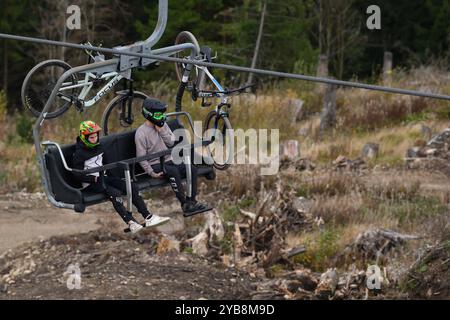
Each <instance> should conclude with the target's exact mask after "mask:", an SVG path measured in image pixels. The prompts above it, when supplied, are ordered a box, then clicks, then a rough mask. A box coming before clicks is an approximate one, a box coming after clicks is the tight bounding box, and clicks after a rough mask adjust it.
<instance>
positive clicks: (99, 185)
mask: <svg viewBox="0 0 450 320" xmlns="http://www.w3.org/2000/svg"><path fill="white" fill-rule="evenodd" d="M101 180H102V179H100V180H99V181H98V182H96V183H92V184H90V185H89V186H88V187H86V189H84V190H85V191H88V192H94V193H100V192H102V193H105V194H106V195H107V196H108V199H109V201H111V203H112V205H113V207H114V209H115V210H116V212H117V213H118V214H119V215H120V217H121V218H122V220H123V221H124V222H125V223H127V224H128V223H129V222H130V220H132V218H133V217H132V216H131V214H130V213H129V212H128V211H127V209H126V208H125V207H124V205H123V203H122V202H123V201H122V197H121V196H122V193H121V192H120V191H119V190H117V189H116V188H114V187H112V186H109V185H108V184H106V183H104V181H103V182H102V181H101Z"/></svg>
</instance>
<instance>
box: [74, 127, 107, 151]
mask: <svg viewBox="0 0 450 320" xmlns="http://www.w3.org/2000/svg"><path fill="white" fill-rule="evenodd" d="M101 130H102V128H100V126H99V125H98V124H96V123H95V122H94V121H91V120H87V121H83V122H81V123H80V134H79V137H80V139H81V141H83V143H84V144H85V145H86V147H88V148H93V147H95V146H97V145H98V144H99V140H100V139H97V142H96V143H90V142H89V140H88V136H89V135H90V134H93V133H97V132H100V131H101Z"/></svg>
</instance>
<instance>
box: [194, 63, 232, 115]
mask: <svg viewBox="0 0 450 320" xmlns="http://www.w3.org/2000/svg"><path fill="white" fill-rule="evenodd" d="M195 68H196V70H197V69H200V70H202V71H203V72H204V73H205V74H206V75H207V76H208V78H209V79H210V80H211V81H212V83H214V85H215V86H216V88H217V90H219V91H225V89H224V88H223V87H222V86H221V85H220V83H219V81H217V79H216V78H214V76H213V75H212V74H211V72H210V71H209V70H208V68H207V67H202V66H197V65H195ZM198 96H199V97H200V98H205V97H208V94H207V93H202V92H199V93H198ZM219 97H220V103H219V104H217V105H216V113H217V114H220V115H224V116H227V117H228V111H223V110H222V107H223V106H227V107H229V106H230V104H229V103H228V98H229V96H228V95H226V94H224V93H219Z"/></svg>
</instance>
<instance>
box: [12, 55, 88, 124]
mask: <svg viewBox="0 0 450 320" xmlns="http://www.w3.org/2000/svg"><path fill="white" fill-rule="evenodd" d="M71 68H72V67H71V66H70V65H69V64H68V63H66V62H64V61H61V60H47V61H43V62H41V63H39V64H38V65H36V66H35V67H34V68H33V69H31V70H30V72H28V74H27V76H26V77H25V80H24V82H23V84H22V90H21V98H22V104H23V105H24V106H25V107H26V108H27V109H28V110H30V112H31V113H32V114H33V116H35V117H39V115H40V114H41V112H42V110H43V109H44V107H45V104H46V103H47V100H48V98H49V97H50V94H51V93H52V91H53V88H54V87H55V85H56V82H57V81H58V79H59V78H60V77H61V75H62V74H63V73H64V72H66V71H67V70H69V69H71ZM66 82H67V83H69V84H73V85H75V84H77V83H78V80H77V77H76V76H75V75H74V74H73V75H71V76H70V77H69V78H68V79H67V81H66ZM80 91H81V89H80V88H74V89H71V90H65V91H63V92H64V95H65V96H66V97H67V96H68V97H77V96H78V93H79V92H80ZM69 99H70V98H69ZM70 105H71V102H70V101H67V100H64V99H62V96H61V95H59V96H58V97H56V99H55V102H54V103H53V104H52V105H51V106H50V109H49V110H48V113H47V115H46V116H45V118H46V119H51V118H55V117H58V116H59V115H61V114H63V113H64V112H66V111H67V109H69V107H70Z"/></svg>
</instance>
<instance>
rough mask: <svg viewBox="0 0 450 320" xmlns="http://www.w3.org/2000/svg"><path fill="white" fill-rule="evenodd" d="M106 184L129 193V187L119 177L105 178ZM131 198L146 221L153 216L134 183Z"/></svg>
mask: <svg viewBox="0 0 450 320" xmlns="http://www.w3.org/2000/svg"><path fill="white" fill-rule="evenodd" d="M105 182H106V183H107V184H108V185H110V186H112V187H114V188H115V189H118V190H120V191H121V192H122V193H125V192H127V186H126V183H125V181H123V180H122V179H120V178H117V177H105ZM131 198H132V201H133V204H134V205H135V206H136V208H137V210H138V212H139V213H140V214H141V215H142V217H143V218H144V219H146V218H150V217H151V216H152V214H151V213H150V211H149V210H148V208H147V205H146V204H145V202H144V199H142V197H141V196H140V195H139V191H138V189H137V187H136V185H135V184H134V183H131Z"/></svg>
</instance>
